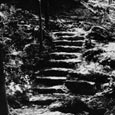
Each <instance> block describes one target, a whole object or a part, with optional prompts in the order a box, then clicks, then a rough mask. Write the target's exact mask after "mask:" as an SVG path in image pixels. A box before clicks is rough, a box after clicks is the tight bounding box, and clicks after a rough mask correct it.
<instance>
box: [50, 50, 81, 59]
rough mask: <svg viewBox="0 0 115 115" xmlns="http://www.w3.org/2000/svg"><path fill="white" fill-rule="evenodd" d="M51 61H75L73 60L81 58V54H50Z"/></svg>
mask: <svg viewBox="0 0 115 115" xmlns="http://www.w3.org/2000/svg"><path fill="white" fill-rule="evenodd" d="M50 57H51V59H55V60H56V59H58V60H59V59H61V60H62V59H73V58H78V59H80V58H81V53H66V52H61V53H60V52H54V53H51V54H50Z"/></svg>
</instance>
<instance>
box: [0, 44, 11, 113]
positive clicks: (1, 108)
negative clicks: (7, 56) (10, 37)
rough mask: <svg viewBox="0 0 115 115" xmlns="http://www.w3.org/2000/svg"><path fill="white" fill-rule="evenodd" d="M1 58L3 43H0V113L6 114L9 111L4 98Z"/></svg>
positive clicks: (2, 57)
mask: <svg viewBox="0 0 115 115" xmlns="http://www.w3.org/2000/svg"><path fill="white" fill-rule="evenodd" d="M3 59H4V50H3V45H2V44H0V115H8V114H9V112H8V104H7V99H6V90H5V74H4V67H3Z"/></svg>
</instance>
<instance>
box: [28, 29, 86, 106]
mask: <svg viewBox="0 0 115 115" xmlns="http://www.w3.org/2000/svg"><path fill="white" fill-rule="evenodd" d="M85 35H86V32H85V31H84V30H83V29H82V28H77V29H75V31H72V32H71V31H60V32H52V37H53V44H54V49H53V51H52V52H50V54H49V56H50V59H49V60H47V61H46V62H45V63H44V64H43V65H44V68H43V69H41V71H40V72H38V73H37V72H36V75H35V76H36V81H37V82H36V85H35V86H34V88H33V92H34V93H35V96H33V97H32V98H31V99H30V101H31V102H32V103H36V102H37V103H39V104H41V105H50V104H51V103H52V102H54V101H56V100H57V99H59V98H61V97H63V96H66V95H67V94H66V90H67V89H66V88H65V86H64V83H65V82H66V80H67V77H68V76H69V73H71V74H72V72H73V74H75V73H74V72H75V71H76V68H77V67H78V65H79V64H80V63H81V62H82V56H81V55H82V50H83V44H84V41H85V37H84V36H85ZM76 75H77V73H76Z"/></svg>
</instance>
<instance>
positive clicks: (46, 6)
mask: <svg viewBox="0 0 115 115" xmlns="http://www.w3.org/2000/svg"><path fill="white" fill-rule="evenodd" d="M45 26H46V29H49V2H48V0H45Z"/></svg>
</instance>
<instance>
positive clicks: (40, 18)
mask: <svg viewBox="0 0 115 115" xmlns="http://www.w3.org/2000/svg"><path fill="white" fill-rule="evenodd" d="M38 1H39V27H40V29H39V30H40V53H41V52H42V49H43V31H42V11H41V0H38Z"/></svg>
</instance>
